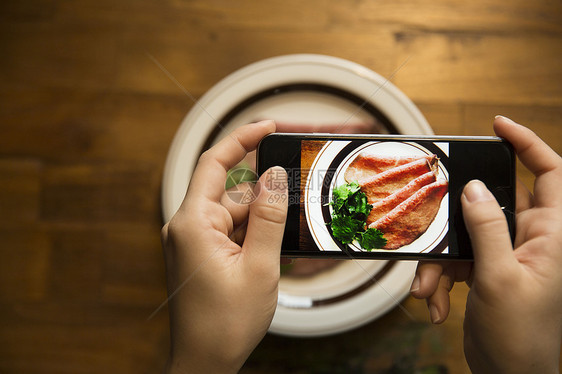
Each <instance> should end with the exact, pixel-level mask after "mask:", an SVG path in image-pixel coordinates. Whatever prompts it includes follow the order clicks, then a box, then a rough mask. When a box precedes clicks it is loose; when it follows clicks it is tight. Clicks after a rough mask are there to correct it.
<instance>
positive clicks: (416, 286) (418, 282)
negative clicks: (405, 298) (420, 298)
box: [410, 275, 420, 293]
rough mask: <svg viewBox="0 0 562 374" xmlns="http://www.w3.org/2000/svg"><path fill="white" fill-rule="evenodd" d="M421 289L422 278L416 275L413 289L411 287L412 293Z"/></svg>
mask: <svg viewBox="0 0 562 374" xmlns="http://www.w3.org/2000/svg"><path fill="white" fill-rule="evenodd" d="M419 289H420V276H419V275H416V276H415V277H414V281H413V282H412V287H410V293H412V292H416V291H419Z"/></svg>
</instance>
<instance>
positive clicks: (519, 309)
mask: <svg viewBox="0 0 562 374" xmlns="http://www.w3.org/2000/svg"><path fill="white" fill-rule="evenodd" d="M494 130H495V132H496V134H497V135H498V136H500V137H503V138H505V139H507V140H508V141H509V142H511V144H513V146H514V148H515V151H516V152H517V155H518V157H519V159H520V160H521V161H522V163H523V164H524V165H525V166H526V167H527V168H529V169H530V170H531V171H532V172H533V174H534V175H535V176H536V181H535V187H534V195H532V194H531V193H530V192H529V191H528V190H526V189H525V188H524V187H522V188H519V190H518V193H517V218H516V226H517V227H516V237H515V242H514V243H513V244H512V242H511V239H510V236H509V233H508V228H507V223H506V220H505V216H504V214H503V212H502V210H501V208H500V206H499V204H498V203H497V201H496V200H495V198H494V196H493V195H492V194H491V193H490V191H488V189H487V188H486V186H485V185H484V184H483V183H481V182H479V181H472V182H470V183H469V184H467V186H466V187H465V189H464V191H463V195H462V197H461V202H462V208H463V215H464V218H465V224H466V227H467V230H468V232H469V234H470V238H471V241H472V247H473V251H474V264H473V265H472V266H470V265H471V264H469V263H459V262H449V263H439V262H425V263H420V265H418V269H417V276H416V278H415V280H414V283H413V286H412V295H413V296H414V297H417V298H425V299H427V303H428V306H429V310H430V314H431V318H432V321H433V322H434V323H441V322H443V321H444V320H445V319H446V318H447V314H448V312H449V291H450V290H451V289H452V287H453V284H454V282H456V281H467V282H468V283H469V285H470V286H471V289H470V292H469V294H468V299H467V304H466V313H465V321H464V349H465V355H466V359H467V362H468V364H469V366H470V368H471V370H472V371H473V372H474V373H558V372H559V366H558V365H559V359H560V344H561V337H562V158H560V156H559V155H558V154H556V152H554V151H553V150H552V149H551V148H550V147H548V146H547V145H546V144H545V143H544V142H543V141H542V140H541V139H540V138H539V137H538V136H537V135H535V134H534V133H533V132H532V131H531V130H529V129H527V128H525V127H523V126H521V125H518V124H516V123H514V122H513V121H511V120H509V119H507V118H505V117H497V118H496V120H495V121H494ZM521 186H522V185H520V186H519V187H521Z"/></svg>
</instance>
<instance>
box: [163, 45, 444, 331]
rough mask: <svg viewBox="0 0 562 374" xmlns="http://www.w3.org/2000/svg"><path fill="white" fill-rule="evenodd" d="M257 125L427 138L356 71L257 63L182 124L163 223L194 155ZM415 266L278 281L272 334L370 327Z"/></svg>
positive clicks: (166, 183) (328, 60)
mask: <svg viewBox="0 0 562 374" xmlns="http://www.w3.org/2000/svg"><path fill="white" fill-rule="evenodd" d="M259 119H274V120H276V121H277V122H279V123H297V124H310V125H321V124H326V123H329V124H343V123H346V124H351V125H352V124H354V123H364V122H373V121H374V122H376V123H377V126H379V127H378V128H377V130H378V131H380V132H396V133H401V134H412V135H415V134H420V135H428V134H433V132H432V130H431V128H430V126H429V124H428V123H427V121H426V120H425V118H424V117H423V115H422V114H421V112H420V111H419V110H418V109H417V107H416V106H415V105H414V104H413V103H412V102H411V101H410V100H409V99H408V98H407V97H406V96H405V95H404V94H403V93H402V92H400V91H399V90H398V89H397V88H396V87H395V86H394V85H393V84H391V83H390V82H388V81H386V80H385V79H384V78H383V77H382V76H380V75H378V74H376V73H375V72H373V71H371V70H369V69H367V68H365V67H363V66H361V65H358V64H356V63H353V62H350V61H347V60H343V59H339V58H335V57H330V56H323V55H311V54H299V55H287V56H280V57H275V58H270V59H266V60H263V61H259V62H257V63H254V64H251V65H248V66H246V67H244V68H242V69H240V70H238V71H236V72H234V73H232V74H231V75H229V76H227V77H226V78H224V79H223V80H222V81H220V82H219V83H217V84H216V85H215V86H213V87H212V88H211V89H210V90H209V91H208V92H207V93H206V94H205V95H203V97H202V98H201V99H200V100H199V102H198V103H197V104H195V105H194V106H193V108H192V109H191V110H190V112H189V113H188V114H187V116H186V117H185V118H184V120H183V122H182V124H181V126H180V127H179V129H178V131H177V133H176V135H175V137H174V140H173V142H172V145H171V147H170V150H169V153H168V157H167V160H166V165H165V170H164V177H163V182H162V210H163V216H164V220H165V221H166V222H167V221H169V220H170V219H171V217H172V216H173V214H174V213H175V212H176V210H177V209H178V208H179V206H180V204H181V201H182V200H183V198H184V196H185V192H186V190H187V185H188V183H189V179H190V177H191V174H192V172H193V169H194V167H195V164H196V162H197V159H198V157H199V155H200V154H201V152H202V151H203V150H204V149H205V148H207V147H208V146H211V145H213V144H215V143H216V142H217V141H218V140H220V139H221V138H223V137H224V136H226V135H227V134H228V133H230V132H231V131H232V130H234V129H235V128H237V127H239V126H242V125H244V124H246V123H248V122H252V121H255V120H259ZM415 267H416V263H415V262H413V261H409V262H408V261H400V262H386V261H345V262H342V264H340V265H338V266H336V267H334V268H331V269H328V270H326V271H323V272H320V273H318V274H316V275H314V276H308V277H300V278H299V277H287V276H283V277H282V279H281V281H280V285H279V302H278V307H277V310H276V313H275V316H274V319H273V322H272V324H271V327H270V331H271V332H274V333H278V334H283V335H289V336H323V335H330V334H335V333H340V332H343V331H346V330H349V329H352V328H356V327H358V326H360V325H363V324H365V323H368V322H369V321H372V320H373V319H376V318H377V317H380V316H381V315H383V314H384V313H386V312H388V311H389V310H390V309H393V308H394V307H395V306H396V305H397V303H398V302H399V301H401V300H402V299H403V298H404V297H406V296H407V295H408V291H409V287H410V284H411V281H412V278H413V275H414V271H415Z"/></svg>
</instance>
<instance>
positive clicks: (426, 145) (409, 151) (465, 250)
mask: <svg viewBox="0 0 562 374" xmlns="http://www.w3.org/2000/svg"><path fill="white" fill-rule="evenodd" d="M275 165H278V166H282V167H283V168H285V170H286V171H287V174H288V183H289V184H288V190H289V193H288V199H289V201H288V205H289V209H288V216H287V222H286V227H285V234H284V238H283V244H282V250H281V255H282V256H284V257H309V258H339V259H345V258H360V259H411V260H421V259H443V260H470V259H472V258H473V256H472V249H471V245H470V239H469V236H468V234H467V231H466V228H465V225H464V221H463V217H462V210H461V204H460V196H461V193H462V190H463V187H464V186H465V185H466V183H468V182H469V181H470V180H472V179H479V180H481V181H482V182H484V183H485V184H486V186H487V187H488V188H489V189H490V191H492V193H493V194H494V196H495V197H496V199H497V200H498V202H499V204H500V206H501V208H502V210H503V212H504V214H505V217H506V220H507V223H508V226H509V230H510V234H511V237H512V240H513V237H514V232H515V153H514V150H513V148H512V146H511V145H510V144H509V143H508V142H507V141H505V140H503V139H501V138H496V137H461V136H451V137H449V136H447V137H445V136H405V135H392V136H390V135H335V134H282V133H274V134H270V135H268V136H266V137H265V138H264V139H263V140H262V141H261V142H260V144H259V146H258V150H257V173H258V175H261V174H262V173H263V172H265V171H266V170H267V169H268V168H270V167H271V166H275ZM272 178H273V179H275V176H272ZM270 182H271V183H275V180H272V181H270Z"/></svg>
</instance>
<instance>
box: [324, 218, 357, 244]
mask: <svg viewBox="0 0 562 374" xmlns="http://www.w3.org/2000/svg"><path fill="white" fill-rule="evenodd" d="M364 225H365V223H364V222H363V221H360V220H357V219H353V218H351V217H349V216H336V217H334V218H333V219H332V223H331V227H332V233H333V234H334V237H335V238H336V239H337V240H339V241H340V242H342V243H343V244H348V243H351V242H352V241H353V239H355V235H356V234H357V231H359V230H361V229H362V228H363V226H364Z"/></svg>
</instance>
